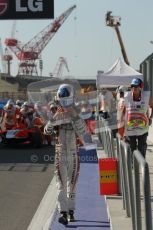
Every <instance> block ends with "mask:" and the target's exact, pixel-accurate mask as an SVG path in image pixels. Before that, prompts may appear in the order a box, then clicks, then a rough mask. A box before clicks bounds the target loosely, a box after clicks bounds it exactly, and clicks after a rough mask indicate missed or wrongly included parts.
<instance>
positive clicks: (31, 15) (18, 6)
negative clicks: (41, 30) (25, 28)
mask: <svg viewBox="0 0 153 230" xmlns="http://www.w3.org/2000/svg"><path fill="white" fill-rule="evenodd" d="M41 18H46V19H49V18H54V0H0V20H1V19H15V20H17V19H41Z"/></svg>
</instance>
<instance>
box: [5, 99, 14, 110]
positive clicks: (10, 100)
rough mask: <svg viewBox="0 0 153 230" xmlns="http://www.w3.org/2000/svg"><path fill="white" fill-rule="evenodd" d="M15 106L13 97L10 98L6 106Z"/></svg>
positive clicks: (8, 107)
mask: <svg viewBox="0 0 153 230" xmlns="http://www.w3.org/2000/svg"><path fill="white" fill-rule="evenodd" d="M13 106H14V102H13V101H12V99H9V100H8V101H7V103H6V108H7V109H11V108H12V107H13Z"/></svg>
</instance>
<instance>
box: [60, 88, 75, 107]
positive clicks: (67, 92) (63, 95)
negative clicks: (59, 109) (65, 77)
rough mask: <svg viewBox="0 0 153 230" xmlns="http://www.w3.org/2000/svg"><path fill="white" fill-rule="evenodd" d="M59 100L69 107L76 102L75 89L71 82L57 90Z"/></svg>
mask: <svg viewBox="0 0 153 230" xmlns="http://www.w3.org/2000/svg"><path fill="white" fill-rule="evenodd" d="M57 100H58V101H59V103H60V104H61V106H63V107H69V106H71V105H72V104H73V103H74V89H73V86H72V85H70V84H62V85H61V86H60V87H59V89H58V91H57Z"/></svg>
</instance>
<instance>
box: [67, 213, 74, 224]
mask: <svg viewBox="0 0 153 230" xmlns="http://www.w3.org/2000/svg"><path fill="white" fill-rule="evenodd" d="M68 220H69V222H74V221H75V218H74V211H73V210H69V217H68Z"/></svg>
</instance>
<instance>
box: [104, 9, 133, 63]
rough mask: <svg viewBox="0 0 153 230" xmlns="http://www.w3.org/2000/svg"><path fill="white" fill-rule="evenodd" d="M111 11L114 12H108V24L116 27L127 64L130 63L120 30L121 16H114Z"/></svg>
mask: <svg viewBox="0 0 153 230" xmlns="http://www.w3.org/2000/svg"><path fill="white" fill-rule="evenodd" d="M111 13H112V12H111V11H108V12H107V14H106V25H107V26H110V27H113V28H114V29H115V31H116V34H117V37H118V41H119V44H120V48H121V52H122V55H123V58H124V61H125V63H126V64H127V65H130V63H129V60H128V57H127V54H126V51H125V47H124V44H123V40H122V37H121V34H120V30H119V26H120V25H121V22H120V21H121V18H120V17H117V16H112V15H111Z"/></svg>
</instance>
